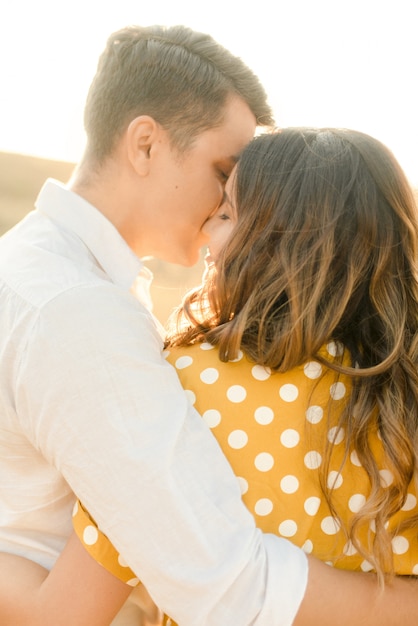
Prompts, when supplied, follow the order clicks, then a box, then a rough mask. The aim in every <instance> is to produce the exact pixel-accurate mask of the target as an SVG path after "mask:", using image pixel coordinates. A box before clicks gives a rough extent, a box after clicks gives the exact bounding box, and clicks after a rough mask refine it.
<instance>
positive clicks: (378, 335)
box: [169, 128, 418, 580]
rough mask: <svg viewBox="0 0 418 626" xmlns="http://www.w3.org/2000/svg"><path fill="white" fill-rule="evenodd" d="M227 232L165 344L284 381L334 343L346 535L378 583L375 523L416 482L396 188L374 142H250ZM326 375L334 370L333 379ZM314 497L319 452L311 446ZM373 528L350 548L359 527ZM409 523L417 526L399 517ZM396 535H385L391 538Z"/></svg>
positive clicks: (388, 557) (380, 538)
mask: <svg viewBox="0 0 418 626" xmlns="http://www.w3.org/2000/svg"><path fill="white" fill-rule="evenodd" d="M234 192H235V193H234V202H235V203H236V208H237V214H238V224H237V227H236V229H235V230H234V232H233V234H232V236H231V237H230V239H229V241H228V242H227V244H226V246H225V248H224V250H223V252H222V254H221V258H220V259H219V263H218V264H217V268H216V269H212V270H211V271H209V272H208V273H207V276H206V278H205V280H204V282H203V284H202V285H201V286H200V287H199V288H198V289H196V290H195V291H194V292H191V293H190V294H188V295H187V297H186V298H185V300H184V302H183V305H182V307H181V308H180V310H179V312H178V315H177V322H178V325H177V330H176V332H174V333H173V334H172V336H171V339H170V340H169V343H170V344H171V345H179V344H180V345H181V344H183V345H184V344H188V343H193V342H195V341H201V340H205V341H208V342H210V343H212V344H215V345H217V346H218V347H219V355H220V358H221V359H222V360H225V361H226V360H230V359H233V358H235V356H236V354H237V350H238V349H242V350H243V351H244V352H245V353H246V354H247V355H248V356H249V357H250V358H251V359H253V360H254V361H255V362H257V363H260V364H263V365H265V366H269V367H271V368H272V369H274V370H276V371H280V372H286V371H288V370H290V369H292V368H294V367H295V366H298V365H300V364H302V363H304V362H306V361H308V360H310V359H312V358H316V359H319V360H322V362H324V361H323V359H321V358H320V357H319V356H318V351H319V349H320V348H321V346H323V345H324V344H326V343H327V342H329V341H331V340H334V341H336V342H339V343H341V344H343V345H344V346H345V348H346V349H347V350H348V351H349V354H350V357H351V362H352V364H353V367H351V368H347V367H343V366H342V365H338V363H336V362H333V363H330V364H328V365H329V366H330V367H331V368H333V369H335V370H336V372H344V373H345V374H348V375H349V376H350V377H351V378H352V383H353V385H352V393H351V399H350V402H349V403H348V406H347V408H346V410H345V411H344V413H343V414H342V415H341V418H340V424H339V425H340V426H341V427H342V428H344V430H345V432H346V438H345V441H346V454H347V455H348V454H349V452H350V451H351V450H352V449H355V450H356V451H357V454H358V457H359V460H360V462H361V463H362V465H363V467H364V469H365V470H366V472H367V473H368V476H369V478H370V496H369V498H368V500H367V502H366V503H365V505H364V506H363V508H362V509H361V510H360V511H359V512H358V513H357V514H355V515H354V518H353V521H352V524H351V525H350V528H349V529H346V531H347V534H348V536H349V538H350V540H351V541H352V543H353V544H354V546H355V547H356V548H357V550H358V551H359V552H360V553H361V554H362V555H363V556H364V557H365V558H366V559H367V560H368V561H369V562H370V563H371V564H372V565H373V567H374V568H375V569H376V571H377V573H378V574H379V576H380V578H381V580H383V577H384V575H385V574H386V573H392V569H393V566H392V545H391V539H392V537H391V535H390V533H389V532H388V531H387V530H386V528H385V526H386V522H387V521H388V519H389V518H390V517H391V516H392V515H393V514H394V513H395V512H397V511H399V510H400V508H401V507H402V506H403V504H404V502H405V500H406V496H407V489H408V485H409V484H410V482H411V480H412V479H414V478H415V477H416V475H417V451H418V373H417V366H418V333H417V324H418V273H417V253H418V222H417V207H416V203H415V199H414V195H413V193H412V190H411V188H410V185H409V184H408V181H407V179H406V177H405V175H404V173H403V171H402V169H401V168H400V166H399V164H398V163H397V161H396V159H395V158H394V156H393V155H392V153H391V152H390V151H389V150H388V149H387V148H386V147H385V146H384V145H383V144H381V143H380V142H379V141H377V140H376V139H374V138H372V137H370V136H368V135H365V134H363V133H360V132H355V131H350V130H345V129H308V128H294V129H285V130H282V131H278V132H276V133H272V134H269V135H263V136H261V137H258V138H256V139H255V140H254V141H253V142H252V143H251V144H250V145H249V146H248V147H247V148H246V149H245V151H244V152H243V154H242V156H241V158H240V161H239V164H238V168H237V173H236V178H235V185H234ZM336 375H338V374H336ZM376 428H377V429H378V432H379V436H380V438H381V441H382V445H383V451H384V461H385V464H386V467H387V468H388V469H390V470H391V472H392V474H393V477H394V478H393V482H392V483H391V485H390V486H388V487H385V486H384V485H382V482H381V477H380V474H379V466H378V463H377V460H376V458H375V456H374V454H373V452H372V449H371V446H370V433H371V432H372V431H373V430H374V431H376ZM324 452H325V459H326V460H325V463H324V464H323V467H322V469H321V482H322V488H323V491H324V493H325V495H326V497H327V499H328V502H329V505H330V507H331V510H332V512H333V513H334V515H336V516H337V517H338V511H336V510H335V508H334V506H333V502H332V490H330V489H329V488H328V487H327V484H326V478H325V477H326V476H327V473H328V472H327V468H328V467H329V463H330V457H331V455H332V445H330V444H329V443H327V442H325V441H324ZM372 521H373V522H374V524H375V528H376V533H375V535H374V540H371V541H370V544H368V545H364V544H363V543H362V542H361V541H360V539H359V535H360V530H361V529H362V528H364V527H365V526H366V527H369V525H370V523H371V522H372ZM408 524H409V525H417V526H418V520H417V517H416V516H415V517H411V519H410V520H409V521H408ZM398 530H399V529H398Z"/></svg>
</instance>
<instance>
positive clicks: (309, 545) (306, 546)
mask: <svg viewBox="0 0 418 626" xmlns="http://www.w3.org/2000/svg"><path fill="white" fill-rule="evenodd" d="M302 550H303V551H304V552H305V553H306V554H311V552H312V550H313V543H312V541H311V540H310V539H307V540H306V541H305V543H304V544H303V546H302Z"/></svg>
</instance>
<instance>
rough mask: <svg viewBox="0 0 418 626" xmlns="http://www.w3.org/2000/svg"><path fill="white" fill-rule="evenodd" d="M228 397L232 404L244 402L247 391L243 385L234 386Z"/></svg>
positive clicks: (228, 392)
mask: <svg viewBox="0 0 418 626" xmlns="http://www.w3.org/2000/svg"><path fill="white" fill-rule="evenodd" d="M226 396H227V398H228V400H230V401H231V402H243V401H244V400H245V398H246V397H247V391H246V390H245V388H244V387H242V386H241V385H232V387H229V389H228V390H227V392H226Z"/></svg>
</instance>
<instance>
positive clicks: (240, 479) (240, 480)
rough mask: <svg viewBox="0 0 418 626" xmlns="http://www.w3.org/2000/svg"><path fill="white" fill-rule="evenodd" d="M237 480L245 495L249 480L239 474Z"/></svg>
mask: <svg viewBox="0 0 418 626" xmlns="http://www.w3.org/2000/svg"><path fill="white" fill-rule="evenodd" d="M237 481H238V485H239V489H240V491H241V495H244V493H247V491H248V481H247V480H245V478H243V477H242V476H237Z"/></svg>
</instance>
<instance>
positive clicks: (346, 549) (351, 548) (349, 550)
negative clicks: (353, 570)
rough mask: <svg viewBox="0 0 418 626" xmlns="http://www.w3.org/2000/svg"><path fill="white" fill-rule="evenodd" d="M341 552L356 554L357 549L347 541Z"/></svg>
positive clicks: (347, 554) (346, 554)
mask: <svg viewBox="0 0 418 626" xmlns="http://www.w3.org/2000/svg"><path fill="white" fill-rule="evenodd" d="M343 554H344V555H345V556H354V555H355V554H357V550H356V549H355V547H354V546H353V544H352V542H351V541H347V543H346V544H345V546H344V548H343Z"/></svg>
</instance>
